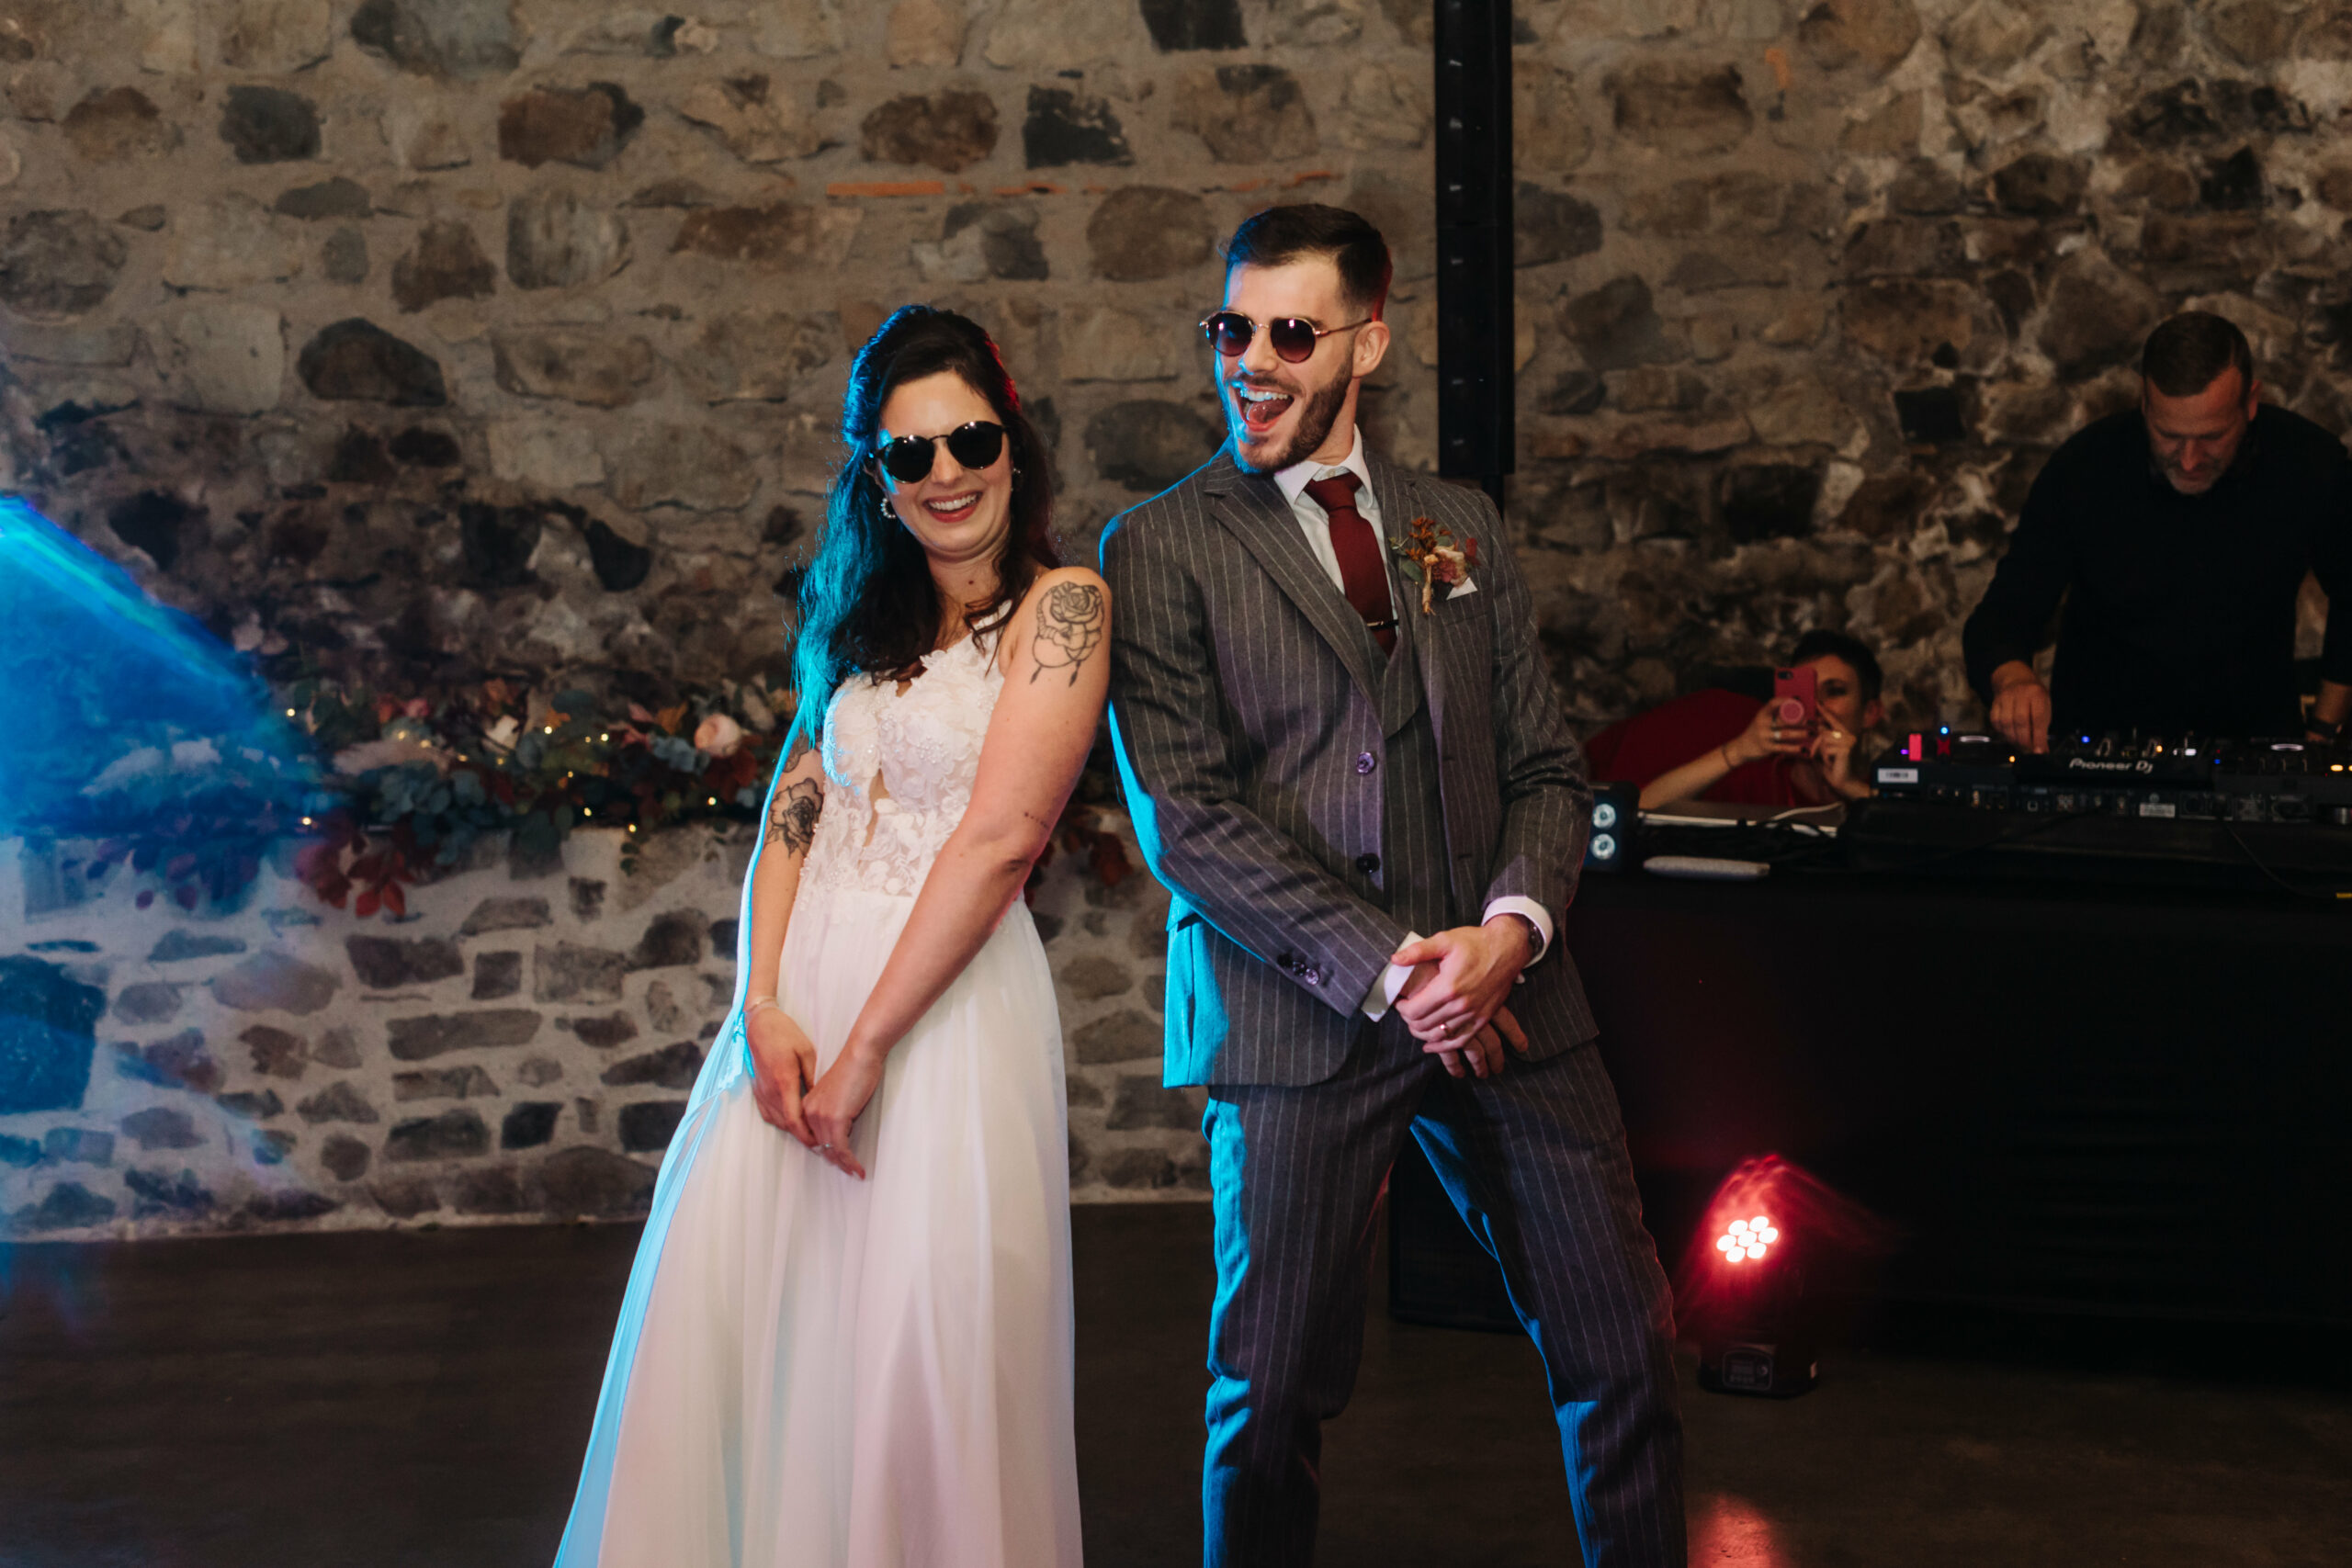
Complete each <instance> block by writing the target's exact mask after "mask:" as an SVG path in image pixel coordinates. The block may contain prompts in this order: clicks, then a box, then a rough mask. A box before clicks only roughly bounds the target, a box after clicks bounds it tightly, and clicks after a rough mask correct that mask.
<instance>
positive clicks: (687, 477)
mask: <svg viewBox="0 0 2352 1568" xmlns="http://www.w3.org/2000/svg"><path fill="white" fill-rule="evenodd" d="M611 469H612V494H613V499H614V500H616V501H617V502H620V503H621V504H622V505H623V506H626V507H628V508H629V509H630V510H631V511H634V512H642V511H645V510H647V509H649V508H651V507H657V506H675V507H682V508H684V509H685V510H686V511H689V512H731V511H733V510H735V509H736V508H737V507H741V506H746V505H749V504H750V503H751V500H752V495H753V494H754V493H755V492H756V491H758V489H759V474H758V472H757V471H756V470H755V469H754V468H752V460H751V455H750V454H749V453H747V452H745V451H744V450H743V448H742V447H741V446H738V445H737V444H736V443H735V442H734V441H733V440H732V439H731V438H730V437H729V436H727V435H725V434H721V433H720V432H718V431H716V430H712V429H710V428H708V427H707V426H706V425H701V424H657V425H650V426H645V427H641V428H640V429H639V433H638V434H636V435H634V436H633V437H632V438H631V439H630V440H629V441H628V443H627V444H626V445H625V446H622V447H621V449H620V450H619V451H618V452H617V453H616V454H615V455H614V457H613V459H612V463H611Z"/></svg>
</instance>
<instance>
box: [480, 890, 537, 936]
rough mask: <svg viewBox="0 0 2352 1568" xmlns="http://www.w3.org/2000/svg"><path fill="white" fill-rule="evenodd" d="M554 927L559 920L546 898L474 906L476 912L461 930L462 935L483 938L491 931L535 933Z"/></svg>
mask: <svg viewBox="0 0 2352 1568" xmlns="http://www.w3.org/2000/svg"><path fill="white" fill-rule="evenodd" d="M554 923H555V916H554V915H553V914H552V913H551V912H549V910H548V901H547V900H546V899H544V898H485V899H483V900H482V901H481V903H479V904H477V905H475V906H474V912H473V913H472V914H470V915H468V916H467V917H466V923H465V924H464V925H462V926H459V927H458V935H459V936H481V935H483V934H484V933H486V932H489V931H533V930H536V929H537V928H538V927H540V926H548V925H553V924H554Z"/></svg>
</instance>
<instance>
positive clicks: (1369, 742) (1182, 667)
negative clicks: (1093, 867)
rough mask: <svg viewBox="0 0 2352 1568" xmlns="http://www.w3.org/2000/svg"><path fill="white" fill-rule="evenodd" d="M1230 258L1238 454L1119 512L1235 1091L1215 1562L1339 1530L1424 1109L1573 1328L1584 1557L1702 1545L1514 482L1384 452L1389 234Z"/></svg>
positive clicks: (1298, 1550) (1570, 1385)
mask: <svg viewBox="0 0 2352 1568" xmlns="http://www.w3.org/2000/svg"><path fill="white" fill-rule="evenodd" d="M1226 254H1227V268H1226V285H1225V304H1224V308H1223V309H1222V310H1219V311H1217V312H1216V314H1214V315H1212V316H1211V317H1210V318H1209V319H1208V321H1206V322H1205V323H1204V330H1205V332H1206V333H1207V334H1208V337H1209V340H1210V344H1211V350H1212V353H1213V355H1215V358H1214V364H1215V366H1216V378H1217V391H1218V395H1219V397H1220V398H1221V399H1222V400H1223V402H1224V407H1225V412H1226V420H1227V429H1228V431H1229V435H1228V438H1227V442H1226V445H1225V446H1224V448H1223V449H1222V450H1220V451H1219V452H1218V453H1217V455H1216V457H1214V458H1212V459H1210V461H1209V463H1208V465H1207V466H1206V467H1204V468H1201V469H1199V470H1198V471H1197V472H1195V473H1193V474H1192V475H1191V476H1190V477H1189V478H1187V479H1184V480H1183V481H1182V483H1180V484H1178V485H1177V486H1176V487H1175V488H1174V489H1173V490H1170V491H1168V492H1167V493H1166V494H1164V495H1160V496H1158V497H1156V498H1154V499H1153V500H1151V501H1148V502H1144V503H1143V504H1142V505H1141V506H1138V507H1136V508H1135V509H1134V510H1133V511H1131V512H1128V513H1124V514H1123V515H1121V516H1120V517H1118V518H1116V519H1114V521H1113V523H1112V525H1111V526H1110V527H1109V529H1108V530H1106V532H1105V533H1104V535H1103V575H1104V576H1105V577H1106V578H1108V579H1109V580H1110V585H1111V598H1112V603H1114V604H1116V605H1118V607H1119V610H1118V614H1117V615H1116V616H1115V617H1114V623H1113V627H1114V636H1113V647H1112V667H1111V668H1112V691H1111V713H1112V723H1113V726H1114V731H1115V737H1116V739H1117V742H1118V752H1119V764H1120V769H1121V773H1122V774H1123V777H1124V780H1125V785H1126V793H1127V799H1128V803H1129V805H1130V806H1131V807H1132V808H1133V810H1134V814H1135V821H1136V832H1137V835H1138V838H1139V839H1140V841H1141V843H1142V845H1143V850H1144V854H1145V857H1146V858H1147V860H1148V862H1149V863H1150V865H1151V870H1152V872H1153V874H1155V875H1157V876H1158V877H1159V880H1160V881H1161V882H1162V883H1164V884H1166V885H1167V886H1168V888H1169V889H1170V892H1171V893H1172V894H1173V896H1174V897H1173V902H1172V903H1171V904H1170V909H1169V953H1168V1001H1167V1016H1168V1039H1167V1062H1168V1069H1167V1071H1168V1082H1169V1083H1170V1084H1171V1085H1184V1084H1204V1085H1206V1086H1207V1087H1208V1091H1209V1100H1208V1113H1207V1115H1206V1117H1205V1118H1204V1122H1203V1132H1204V1134H1205V1135H1206V1137H1207V1139H1208V1142H1209V1173H1210V1179H1211V1181H1212V1183H1213V1185H1214V1188H1215V1192H1216V1264H1217V1296H1216V1306H1215V1307H1214V1308H1213V1309H1212V1313H1211V1317H1210V1325H1209V1369H1210V1371H1211V1372H1212V1374H1213V1375H1214V1382H1213V1384H1212V1386H1211V1389H1210V1393H1209V1399H1208V1450H1207V1453H1206V1456H1205V1459H1204V1469H1203V1474H1202V1483H1201V1488H1202V1507H1203V1511H1204V1526H1205V1530H1206V1537H1207V1562H1208V1563H1209V1564H1210V1565H1211V1568H1242V1565H1245V1564H1246V1565H1249V1568H1258V1565H1261V1564H1304V1563H1306V1562H1308V1561H1309V1559H1310V1558H1311V1557H1312V1555H1313V1552H1314V1546H1315V1523H1316V1507H1317V1472H1318V1466H1319V1464H1320V1456H1321V1446H1322V1441H1321V1430H1322V1424H1323V1422H1325V1421H1326V1420H1329V1418H1330V1417H1332V1416H1336V1415H1338V1414H1339V1413H1340V1409H1341V1408H1342V1407H1343V1406H1344V1405H1345V1404H1347V1400H1348V1394H1349V1393H1350V1391H1351V1388H1352V1386H1353V1384H1354V1381H1355V1372H1356V1363H1357V1361H1358V1360H1359V1359H1361V1356H1362V1353H1363V1315H1364V1298H1365V1291H1366V1288H1367V1285H1368V1282H1369V1279H1370V1274H1371V1265H1372V1251H1373V1238H1374V1211H1375V1208H1376V1206H1377V1204H1378V1202H1379V1200H1380V1195H1381V1191H1382V1189H1383V1185H1384V1183H1385V1181H1386V1179H1387V1175H1388V1169H1389V1166H1390V1165H1391V1163H1392V1162H1394V1161H1395V1159H1396V1158H1397V1154H1398V1153H1399V1152H1400V1151H1401V1150H1402V1148H1403V1146H1404V1143H1405V1139H1406V1138H1407V1136H1408V1135H1410V1136H1412V1137H1414V1138H1417V1139H1419V1142H1420V1145H1421V1147H1422V1148H1423V1149H1424V1150H1425V1151H1427V1153H1428V1155H1429V1157H1430V1161H1431V1162H1432V1163H1433V1164H1434V1165H1435V1167H1436V1168H1437V1172H1438V1174H1439V1176H1440V1177H1441V1178H1442V1179H1443V1180H1444V1183H1445V1186H1446V1189H1447V1190H1448V1191H1449V1192H1451V1193H1452V1194H1453V1200H1454V1201H1455V1203H1456V1204H1457V1205H1458V1206H1459V1207H1460V1208H1461V1211H1462V1213H1463V1216H1464V1219H1466V1220H1467V1221H1468V1222H1469V1224H1470V1226H1471V1228H1472V1229H1473V1230H1474V1231H1475V1232H1476V1234H1477V1235H1478V1236H1479V1238H1480V1240H1481V1241H1483V1242H1484V1243H1485V1244H1486V1246H1487V1248H1488V1249H1489V1250H1490V1251H1492V1252H1493V1253H1494V1255H1495V1257H1496V1258H1498V1260H1499V1261H1500V1263H1501V1265H1502V1269H1503V1273H1504V1277H1505V1278H1506V1280H1508V1281H1509V1283H1510V1294H1511V1301H1512V1303H1513V1304H1514V1305H1515V1306H1516V1308H1517V1309H1518V1312H1519V1314H1520V1317H1521V1321H1522V1322H1524V1323H1525V1324H1526V1325H1527V1328H1528V1332H1529V1333H1530V1334H1531V1335H1532V1336H1533V1337H1534V1339H1535V1343H1536V1346H1537V1348H1539V1349H1540V1350H1541V1351H1542V1352H1543V1356H1544V1369H1545V1374H1546V1382H1547V1384H1548V1386H1549V1391H1550V1394H1551V1401H1552V1408H1553V1412H1554V1414H1555V1417H1556V1419H1557V1421H1558V1425H1559V1430H1560V1442H1561V1447H1562V1449H1563V1450H1564V1451H1565V1454H1566V1462H1567V1476H1568V1486H1569V1491H1570V1494H1571V1495H1572V1498H1573V1501H1574V1504H1575V1509H1576V1520H1577V1535H1578V1537H1579V1538H1580V1542H1581V1545H1582V1548H1583V1552H1584V1558H1585V1561H1586V1562H1588V1563H1590V1564H1593V1565H1594V1568H1616V1565H1618V1564H1630V1563H1640V1564H1656V1563H1673V1564H1679V1563H1681V1562H1683V1550H1684V1549H1683V1519H1682V1490H1681V1420H1680V1417H1679V1415H1678V1413H1677V1409H1676V1403H1675V1388H1674V1369H1673V1359H1672V1347H1673V1329H1672V1309H1671V1305H1670V1303H1669V1300H1668V1292H1667V1285H1666V1278H1665V1275H1664V1273H1663V1272H1662V1271H1661V1270H1660V1269H1659V1268H1658V1263H1657V1249H1656V1247H1654V1246H1653V1245H1652V1243H1651V1240H1650V1237H1649V1235H1648V1233H1647V1232H1645V1230H1644V1229H1643V1228H1642V1223H1641V1203H1640V1200H1639V1198H1638V1197H1637V1196H1636V1194H1635V1192H1634V1181H1633V1173H1632V1168H1631V1166H1630V1164H1629V1163H1628V1161H1627V1158H1626V1154H1625V1139H1624V1131H1623V1124H1622V1122H1620V1121H1619V1118H1618V1111H1617V1100H1616V1093H1615V1091H1614V1089H1611V1085H1610V1082H1609V1077H1608V1075H1607V1073H1606V1072H1605V1071H1604V1069H1603V1068H1602V1066H1601V1063H1600V1055H1599V1054H1598V1053H1597V1052H1595V1051H1594V1049H1593V1048H1592V1043H1591V1042H1592V1037H1593V1034H1594V1026H1593V1021H1592V1015H1591V1013H1590V1011H1589V1010H1588V1009H1587V1007H1586V1005H1585V998H1584V992H1583V988H1582V987H1581V986H1580V985H1579V983H1578V981H1577V971H1576V965H1575V964H1574V963H1573V962H1572V961H1571V960H1570V959H1569V957H1568V955H1567V954H1566V953H1557V952H1553V951H1552V949H1553V947H1554V945H1555V942H1554V939H1555V933H1556V931H1557V930H1558V922H1559V919H1560V917H1561V916H1562V914H1563V913H1564V912H1565V911H1566V908H1567V906H1568V901H1569V899H1570V898H1571V897H1574V895H1575V892H1576V883H1577V866H1578V863H1579V862H1580V861H1581V859H1582V856H1583V852H1584V843H1585V837H1586V832H1587V828H1588V814H1589V805H1590V795H1589V791H1588V790H1587V788H1586V784H1585V777H1584V762H1583V757H1582V755H1581V753H1580V752H1579V751H1578V750H1577V744H1576V742H1575V740H1574V739H1571V738H1570V736H1569V734H1568V730H1567V727H1566V722H1565V721H1564V719H1563V717H1562V715H1561V710H1560V703H1559V699H1558V696H1557V695H1556V694H1555V693H1554V691H1553V689H1552V684H1551V681H1550V678H1549V676H1548V674H1547V673H1546V671H1545V670H1544V660H1543V657H1542V655H1541V653H1540V652H1539V651H1538V649H1537V648H1536V643H1535V626H1534V614H1533V610H1532V604H1531V601H1530V598H1529V595H1528V590H1527V585H1526V583H1525V581H1523V580H1522V579H1521V576H1520V574H1519V569H1518V567H1517V566H1516V564H1515V563H1514V562H1513V560H1512V558H1511V554H1510V547H1509V546H1508V545H1507V544H1505V543H1504V541H1503V536H1502V528H1501V525H1500V522H1499V520H1498V518H1497V516H1496V514H1495V511H1494V509H1493V507H1492V506H1491V505H1490V504H1489V503H1488V502H1487V500H1486V498H1485V497H1484V496H1483V495H1481V494H1479V493H1478V492H1477V491H1467V490H1462V489H1458V488H1456V487H1454V486H1453V485H1450V484H1446V483H1442V482H1441V481H1438V480H1435V479H1430V478H1429V477H1428V476H1426V475H1420V474H1413V473H1408V472H1406V471H1404V470H1402V469H1400V468H1396V467H1395V466H1393V465H1392V464H1390V463H1388V462H1387V461H1385V460H1384V459H1383V458H1381V457H1378V456H1377V455H1375V454H1373V453H1371V452H1368V451H1367V450H1366V449H1365V446H1364V441H1363V433H1362V432H1361V430H1359V428H1358V427H1357V424H1356V409H1357V393H1358V389H1359V388H1360V386H1361V385H1362V383H1363V378H1364V377H1366V376H1368V375H1370V374H1371V373H1372V372H1373V371H1374V369H1375V368H1377V367H1378V366H1379V364H1380V361H1381V356H1382V355H1384V354H1385V353H1386V352H1387V349H1388V343H1389V333H1388V327H1387V324H1386V323H1385V321H1382V320H1381V319H1380V315H1381V307H1382V304H1383V301H1384V299H1385V297H1386V294H1387V290H1388V278H1389V261H1388V250H1387V246H1386V245H1385V243H1383V242H1382V240H1381V237H1380V233H1379V231H1377V230H1375V229H1374V227H1373V226H1372V225H1371V224H1370V223H1368V222H1366V221H1365V220H1363V219H1362V218H1360V217H1358V216H1356V215H1355V214H1354V213H1351V212H1344V211H1340V210H1339V209H1334V208H1329V207H1316V206H1299V207H1277V208H1273V209H1270V210H1268V211H1265V212H1261V213H1260V214H1259V215H1258V216H1257V217H1255V218H1252V219H1250V220H1249V221H1248V222H1246V223H1244V224H1243V225H1242V226H1241V228H1240V230H1239V231H1238V232H1236V233H1235V235H1234V236H1233V239H1232V241H1231V243H1229V244H1228V246H1227V253H1226ZM1395 540H1402V541H1404V543H1403V545H1402V546H1401V547H1400V546H1398V545H1397V544H1395V543H1393V542H1392V541H1395ZM1441 550H1445V551H1453V552H1458V555H1445V554H1440V553H1439V552H1440V551H1441ZM1408 558H1409V559H1408ZM1437 579H1458V581H1435V580H1437ZM1425 582H1426V583H1427V586H1426V587H1424V583H1425ZM1425 604H1426V606H1427V608H1426V609H1425V608H1424V605H1425ZM1506 1047H1508V1048H1506Z"/></svg>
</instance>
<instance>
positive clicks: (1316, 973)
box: [1299, 969, 1323, 986]
mask: <svg viewBox="0 0 2352 1568" xmlns="http://www.w3.org/2000/svg"><path fill="white" fill-rule="evenodd" d="M1299 978H1300V979H1302V980H1304V981H1306V983H1307V984H1308V985H1310V986H1319V985H1321V984H1322V983H1323V971H1322V970H1320V969H1309V970H1308V971H1307V972H1306V974H1304V975H1301V976H1299Z"/></svg>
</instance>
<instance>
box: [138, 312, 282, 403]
mask: <svg viewBox="0 0 2352 1568" xmlns="http://www.w3.org/2000/svg"><path fill="white" fill-rule="evenodd" d="M155 350H156V361H157V364H158V366H159V367H161V368H162V369H163V371H164V374H165V376H166V378H168V380H169V382H170V386H171V391H172V398H173V400H174V401H175V402H177V403H179V404H180V405H181V406H182V407H185V408H190V409H194V410H196V411H198V412H202V413H222V414H257V413H266V412H269V411H270V410H271V409H274V408H276V407H277V400H278V398H279V397H280V395H281V394H282V393H283V392H284V390H285V387H286V321H285V318H284V317H282V316H280V315H279V314H278V313H277V311H276V310H271V309H269V308H268V307H266V306H262V305H247V304H237V303H215V304H202V305H192V306H190V307H189V308H188V309H187V310H182V311H180V312H179V313H178V314H177V315H174V316H168V317H165V318H164V320H163V321H161V322H159V323H158V331H157V333H156V337H155Z"/></svg>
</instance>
